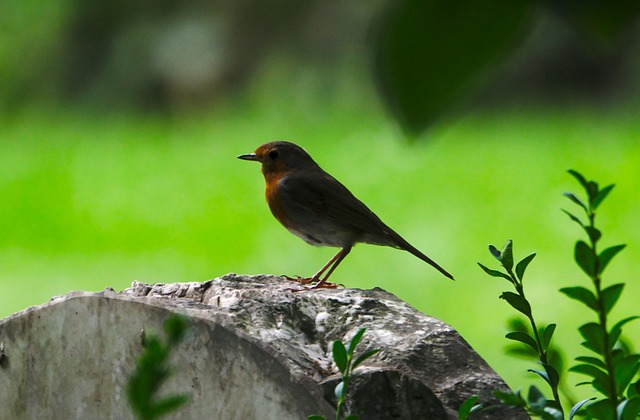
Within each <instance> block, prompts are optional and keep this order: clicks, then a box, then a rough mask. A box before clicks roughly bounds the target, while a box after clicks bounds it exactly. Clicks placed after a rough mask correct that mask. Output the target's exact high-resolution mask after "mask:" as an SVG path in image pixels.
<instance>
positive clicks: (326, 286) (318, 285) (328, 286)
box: [287, 281, 344, 293]
mask: <svg viewBox="0 0 640 420" xmlns="http://www.w3.org/2000/svg"><path fill="white" fill-rule="evenodd" d="M338 287H344V285H343V284H339V283H330V282H328V281H325V282H324V283H323V282H319V283H316V284H313V285H311V286H307V285H305V286H302V288H301V289H287V291H288V292H292V293H297V292H306V291H307V290H314V289H337V288H338Z"/></svg>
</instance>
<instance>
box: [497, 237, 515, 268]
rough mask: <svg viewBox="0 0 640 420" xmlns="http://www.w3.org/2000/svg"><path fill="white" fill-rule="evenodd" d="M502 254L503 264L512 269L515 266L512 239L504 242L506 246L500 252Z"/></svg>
mask: <svg viewBox="0 0 640 420" xmlns="http://www.w3.org/2000/svg"><path fill="white" fill-rule="evenodd" d="M500 255H501V256H502V258H501V260H500V262H502V266H503V267H504V268H505V269H506V270H507V271H510V270H511V269H512V268H513V242H512V241H511V239H509V240H508V241H507V243H505V244H504V248H502V252H501V253H500Z"/></svg>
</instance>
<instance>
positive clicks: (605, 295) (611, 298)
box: [601, 283, 624, 314]
mask: <svg viewBox="0 0 640 420" xmlns="http://www.w3.org/2000/svg"><path fill="white" fill-rule="evenodd" d="M623 288H624V284H623V283H618V284H614V285H612V286H609V287H607V288H606V289H604V290H603V291H602V292H601V298H602V304H603V305H604V312H605V313H606V314H608V313H609V312H610V311H611V309H612V308H613V306H614V305H615V304H616V302H617V301H618V298H620V294H621V293H622V289H623Z"/></svg>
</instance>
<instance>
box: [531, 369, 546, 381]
mask: <svg viewBox="0 0 640 420" xmlns="http://www.w3.org/2000/svg"><path fill="white" fill-rule="evenodd" d="M527 372H531V373H535V374H537V375H538V376H540V377H541V378H542V379H544V381H545V382H546V383H548V384H551V382H550V381H549V375H547V372H544V371H542V370H538V369H527Z"/></svg>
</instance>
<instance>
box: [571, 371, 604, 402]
mask: <svg viewBox="0 0 640 420" xmlns="http://www.w3.org/2000/svg"><path fill="white" fill-rule="evenodd" d="M569 372H576V373H581V374H583V375H587V376H590V377H591V378H593V381H592V385H593V387H594V388H596V389H597V390H598V391H600V392H601V393H603V394H604V395H607V394H608V392H609V379H608V376H607V373H606V372H603V371H602V370H600V369H598V368H597V367H595V366H593V365H587V364H581V365H575V366H572V367H571V368H569Z"/></svg>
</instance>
